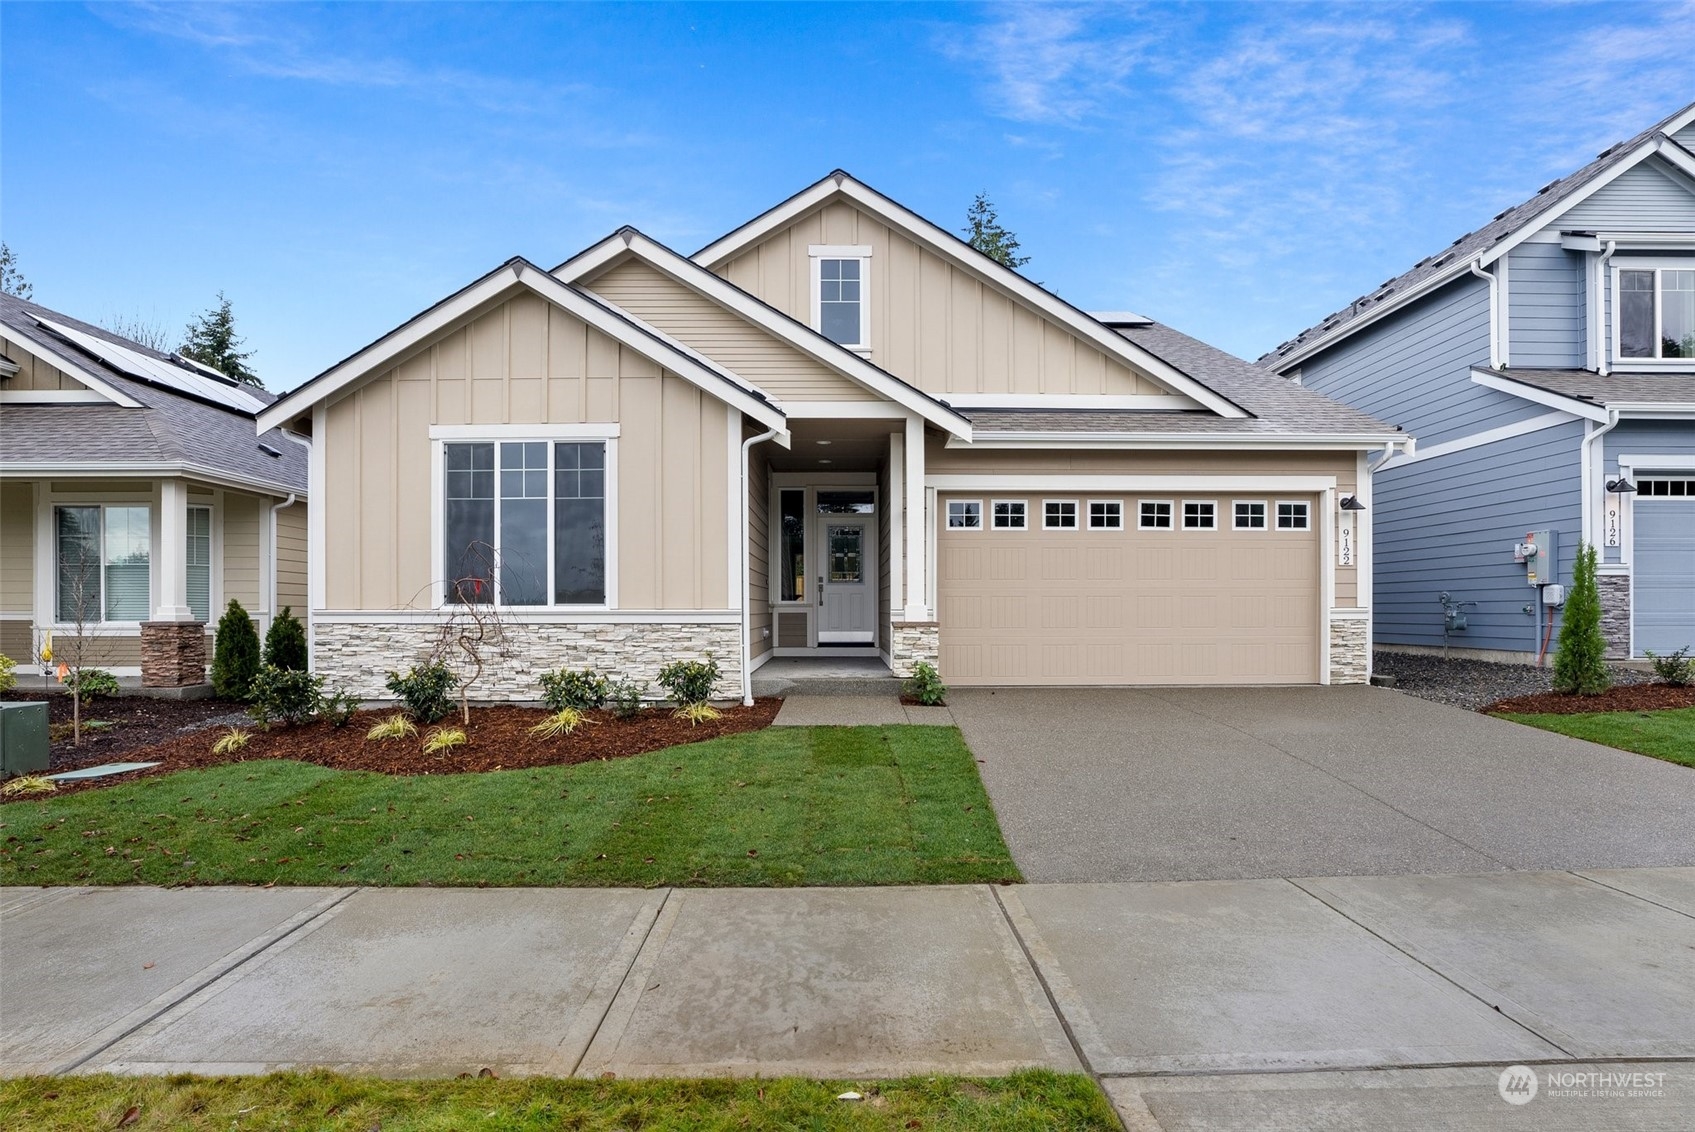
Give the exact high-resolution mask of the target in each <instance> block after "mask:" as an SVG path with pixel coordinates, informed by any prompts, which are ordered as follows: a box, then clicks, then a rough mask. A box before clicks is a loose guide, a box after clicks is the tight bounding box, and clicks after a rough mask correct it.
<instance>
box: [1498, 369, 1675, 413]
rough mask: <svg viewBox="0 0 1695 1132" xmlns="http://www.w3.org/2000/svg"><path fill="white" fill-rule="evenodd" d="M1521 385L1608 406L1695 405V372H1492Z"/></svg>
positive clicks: (1569, 370)
mask: <svg viewBox="0 0 1695 1132" xmlns="http://www.w3.org/2000/svg"><path fill="white" fill-rule="evenodd" d="M1489 372H1491V373H1494V374H1495V375H1496V376H1498V377H1504V378H1507V379H1509V380H1511V381H1516V382H1519V383H1520V384H1522V385H1531V386H1535V387H1536V388H1538V389H1546V390H1547V391H1548V392H1550V393H1558V394H1559V395H1560V396H1562V397H1570V398H1573V399H1574V400H1578V401H1587V402H1589V403H1590V404H1592V405H1600V406H1602V407H1603V408H1605V407H1606V406H1608V405H1628V404H1638V405H1695V371H1689V372H1684V373H1609V374H1607V375H1606V376H1605V377H1602V376H1601V375H1600V374H1598V373H1596V372H1595V371H1594V370H1587V369H1516V368H1509V369H1503V370H1491V371H1489Z"/></svg>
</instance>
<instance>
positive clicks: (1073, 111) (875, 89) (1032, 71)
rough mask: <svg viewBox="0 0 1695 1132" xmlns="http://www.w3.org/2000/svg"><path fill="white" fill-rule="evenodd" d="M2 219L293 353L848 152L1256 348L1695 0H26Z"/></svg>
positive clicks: (5, 130)
mask: <svg viewBox="0 0 1695 1132" xmlns="http://www.w3.org/2000/svg"><path fill="white" fill-rule="evenodd" d="M0 33H3V38H0V236H3V237H4V239H5V241H6V242H7V243H8V244H10V245H11V247H12V249H13V251H14V252H16V253H17V254H18V255H19V256H20V257H21V260H22V266H23V269H24V272H25V274H26V275H27V276H28V278H29V279H30V281H31V282H32V283H34V285H35V289H36V298H37V300H38V301H41V302H43V303H46V304H47V305H49V306H52V307H55V308H57V309H60V310H62V311H65V312H66V313H69V314H72V315H75V316H78V317H81V318H85V319H89V320H91V321H109V320H111V319H113V318H140V319H143V320H145V321H149V322H154V323H158V324H162V325H164V326H166V327H167V328H169V329H170V330H172V331H176V330H177V329H178V328H180V327H181V325H182V324H183V323H185V322H186V321H187V320H188V318H189V317H190V315H192V314H193V313H195V312H196V311H198V310H199V309H202V308H203V307H205V306H206V305H207V304H208V303H210V302H211V300H212V296H213V294H214V293H215V292H216V291H218V290H220V289H222V290H224V291H225V292H227V293H228V295H229V296H230V298H231V299H232V300H233V301H234V304H235V310H236V314H237V318H238V322H239V325H240V328H241V330H242V331H243V332H244V333H245V334H246V336H247V338H248V342H249V345H250V346H251V347H252V348H253V349H255V350H256V351H257V357H256V358H255V364H256V366H257V368H258V370H259V372H260V373H261V375H262V376H263V377H264V378H265V379H266V381H267V384H269V385H270V386H271V388H273V389H286V388H289V387H292V386H294V385H296V384H298V383H299V382H301V381H303V380H304V379H306V378H307V377H309V376H311V375H312V374H314V373H316V372H317V371H319V370H320V369H322V368H324V367H325V366H327V365H329V364H330V363H332V362H334V361H336V360H338V359H339V358H341V357H343V356H344V355H346V354H347V353H349V352H351V351H352V350H354V349H356V348H358V347H359V346H361V345H363V344H364V343H366V342H368V341H370V340H371V339H373V338H375V337H377V336H378V335H380V334H382V333H384V332H385V331H387V330H389V329H391V328H392V327H393V326H394V325H396V324H397V323H399V322H401V321H403V320H404V319H406V318H408V317H409V316H411V315H412V314H414V313H416V312H417V311H419V310H420V309H422V308H424V307H426V306H429V305H430V304H431V303H434V302H435V301H436V300H438V299H440V298H441V297H443V296H444V295H446V294H448V293H449V292H451V291H453V290H455V289H457V288H458V287H460V286H462V285H464V284H465V283H467V282H469V281H470V280H471V279H473V278H475V277H477V276H478V275H480V274H482V273H483V272H485V271H487V270H489V269H490V268H492V267H494V266H495V265H497V264H498V263H500V262H501V261H503V260H505V259H506V258H508V257H510V256H512V255H515V254H521V255H524V256H527V257H529V258H531V259H533V260H535V261H537V262H539V263H542V264H544V265H546V266H552V265H553V264H554V263H556V262H558V261H560V260H562V259H564V258H565V257H566V256H567V255H569V254H570V253H571V252H573V251H576V250H577V249H579V248H581V247H583V246H584V245H586V244H589V243H591V242H593V241H594V240H596V239H597V238H599V237H600V236H602V235H604V234H606V233H607V232H609V231H611V230H612V229H614V228H616V227H618V226H619V225H621V224H625V223H633V224H635V225H637V226H638V227H640V228H642V229H644V230H645V231H647V232H648V233H649V234H650V235H653V236H655V237H656V238H658V239H661V240H663V241H665V242H666V243H668V244H670V245H671V246H673V247H675V248H677V249H678V250H680V251H684V252H692V251H693V250H695V249H696V248H697V247H699V246H701V245H702V244H704V243H706V242H708V241H709V240H711V239H712V238H713V237H715V236H717V235H719V234H721V233H722V232H724V231H726V230H728V229H730V228H732V227H734V226H735V225H736V224H738V223H740V222H741V221H743V220H745V219H747V218H749V217H751V216H753V215H754V214H756V213H758V212H760V211H762V210H763V209H765V208H766V207H768V206H770V205H771V204H774V203H775V202H776V201H778V200H780V199H782V198H783V197H785V196H787V195H789V194H790V193H792V192H794V191H795V190H797V189H799V188H802V187H803V186H805V185H807V184H809V183H811V182H812V181H814V180H816V179H817V178H819V177H820V176H822V175H823V174H825V173H827V172H829V171H830V170H831V169H833V168H835V167H837V166H841V167H843V168H846V169H848V170H849V171H851V172H853V173H854V174H855V175H857V176H859V177H860V178H862V179H863V180H865V181H868V182H869V183H870V184H872V185H874V186H876V187H877V188H879V189H881V190H882V191H883V192H885V193H887V194H889V195H890V196H892V197H894V198H895V199H897V200H900V201H902V202H903V203H905V204H907V205H909V206H911V207H912V208H914V209H916V210H917V211H919V212H921V213H923V214H925V215H926V216H929V217H930V218H931V219H933V220H936V221H937V222H939V223H941V224H943V225H944V226H946V227H949V228H957V227H958V226H959V225H960V224H961V222H962V218H963V213H964V210H965V207H966V205H967V204H968V203H969V201H970V199H971V197H972V195H973V194H974V193H976V192H978V191H986V192H988V193H989V194H990V196H991V197H992V198H993V199H994V201H995V202H996V204H997V205H998V206H999V208H1000V211H1001V216H1002V219H1003V221H1004V222H1005V223H1007V224H1008V226H1009V227H1011V228H1013V229H1014V230H1015V231H1016V232H1017V234H1018V236H1019V238H1020V239H1021V240H1022V241H1023V242H1024V250H1025V251H1026V252H1027V253H1029V254H1030V255H1031V256H1032V257H1033V258H1032V262H1031V263H1030V265H1029V267H1028V268H1027V269H1026V270H1027V272H1028V273H1029V274H1030V275H1031V276H1032V277H1033V278H1035V279H1038V280H1040V281H1042V282H1044V283H1045V284H1047V285H1048V286H1049V287H1051V288H1052V289H1053V290H1055V291H1056V292H1058V293H1059V294H1061V295H1063V296H1064V297H1065V298H1067V299H1069V300H1071V301H1072V302H1074V303H1077V304H1078V305H1080V306H1083V307H1085V308H1088V309H1103V308H1104V309H1125V308H1128V309H1132V310H1137V311H1141V312H1142V313H1144V314H1148V315H1151V316H1153V317H1155V318H1158V319H1161V320H1162V321H1165V322H1169V323H1171V324H1173V325H1175V326H1177V327H1179V328H1180V329H1183V330H1185V331H1188V332H1189V333H1192V334H1196V335H1198V336H1200V337H1203V338H1206V339H1208V340H1209V341H1211V342H1213V343H1215V344H1217V345H1219V346H1222V347H1224V348H1226V349H1228V350H1231V351H1233V352H1235V353H1238V354H1242V355H1245V356H1248V357H1253V356H1256V355H1258V354H1259V353H1261V352H1262V351H1264V350H1265V349H1268V348H1269V347H1271V346H1273V345H1276V344H1277V343H1278V342H1280V341H1282V340H1283V339H1285V338H1287V337H1289V336H1290V335H1292V334H1293V333H1295V332H1296V331H1298V330H1300V329H1302V328H1303V327H1305V326H1306V325H1308V324H1310V323H1312V322H1314V321H1316V320H1317V319H1318V318H1319V317H1320V316H1322V315H1324V314H1325V313H1327V312H1329V311H1331V310H1334V309H1335V308H1337V307H1338V306H1340V305H1342V304H1343V303H1346V302H1347V301H1348V300H1350V299H1352V298H1353V297H1355V296H1356V295H1358V294H1359V293H1361V292H1363V291H1365V290H1367V289H1369V288H1370V287H1372V286H1374V285H1375V284H1377V283H1378V282H1380V281H1381V280H1383V279H1386V278H1388V277H1390V276H1392V275H1395V274H1398V273H1399V272H1400V271H1401V270H1403V269H1404V268H1406V267H1408V266H1410V265H1411V264H1412V263H1413V262H1414V261H1416V260H1418V259H1420V258H1422V257H1423V256H1425V255H1426V254H1429V253H1430V252H1432V251H1434V250H1436V249H1438V248H1440V247H1442V246H1443V245H1445V244H1446V243H1447V242H1448V241H1450V240H1452V239H1453V238H1455V237H1456V236H1459V235H1460V234H1461V233H1462V232H1465V231H1467V230H1468V229H1470V228H1474V227H1476V226H1477V225H1479V224H1481V223H1483V222H1484V221H1486V220H1488V218H1489V217H1490V216H1492V215H1493V214H1494V213H1496V212H1498V211H1500V209H1502V208H1504V207H1506V206H1508V205H1510V204H1513V203H1516V202H1518V201H1519V200H1522V199H1524V198H1526V197H1528V196H1529V195H1530V194H1531V193H1533V192H1534V191H1535V190H1536V189H1537V188H1538V187H1539V186H1541V185H1542V184H1544V183H1545V182H1547V181H1549V180H1551V179H1553V178H1554V177H1556V176H1559V175H1561V174H1563V173H1566V172H1569V171H1570V170H1572V169H1574V168H1576V167H1577V166H1579V165H1581V164H1582V163H1584V162H1585V161H1587V160H1588V159H1589V158H1590V157H1592V156H1593V155H1594V154H1595V153H1596V152H1597V151H1598V150H1600V149H1602V148H1605V146H1607V145H1609V144H1611V143H1612V142H1613V141H1616V140H1618V139H1620V138H1623V137H1627V136H1629V135H1630V134H1633V133H1635V132H1636V131H1638V130H1640V129H1642V128H1644V127H1645V126H1647V125H1649V124H1650V123H1652V122H1653V121H1655V120H1657V119H1658V118H1660V117H1663V116H1664V115H1666V114H1668V113H1670V112H1671V111H1672V110H1674V109H1676V108H1677V107H1678V106H1681V105H1683V104H1684V103H1686V102H1688V101H1691V100H1695V72H1692V71H1691V69H1690V67H1691V65H1690V59H1691V58H1695V3H1690V2H1682V3H1664V4H1630V3H1604V4H1576V3H1573V4H1556V5H1548V6H1540V5H1528V4H1518V5H1507V4H1462V5H1443V4H1434V5H1393V6H1391V5H1386V4H1382V5H1369V6H1367V5H1355V6H1306V5H1292V4H1264V5H1236V4H1223V3H1219V4H1182V5H1158V4H1145V5H1127V6H1116V5H1112V6H1109V5H1089V6H1076V5H1066V4H1046V5H1019V6H1014V5H1005V6H1001V5H986V6H985V5H965V4H949V5H893V4H889V5H832V4H793V5H755V4H737V5H720V6H694V5H676V6H668V5H667V6H662V5H636V6H623V5H543V4H526V5H519V6H513V7H501V6H496V5H477V6H467V7H460V6H452V5H445V4H432V5H417V6H376V5H369V6H367V5H334V6H325V7H318V6H309V5H304V4H267V5H258V6H245V5H188V4H169V5H135V6H125V5H116V4H103V5H94V6H86V7H85V6H80V5H73V4H51V5H32V4H21V3H7V4H5V5H4V8H3V10H0Z"/></svg>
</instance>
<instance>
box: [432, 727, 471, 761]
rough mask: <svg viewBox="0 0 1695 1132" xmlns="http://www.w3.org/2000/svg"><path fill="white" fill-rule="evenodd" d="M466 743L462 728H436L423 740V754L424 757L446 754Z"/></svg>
mask: <svg viewBox="0 0 1695 1132" xmlns="http://www.w3.org/2000/svg"><path fill="white" fill-rule="evenodd" d="M467 741H468V740H467V738H466V735H465V730H464V728H461V727H438V728H436V729H435V730H434V731H431V732H430V733H429V736H428V737H427V738H425V739H424V753H425V754H426V755H442V754H446V753H447V752H448V751H451V750H453V749H454V748H455V747H463V746H464V745H465V744H466V742H467Z"/></svg>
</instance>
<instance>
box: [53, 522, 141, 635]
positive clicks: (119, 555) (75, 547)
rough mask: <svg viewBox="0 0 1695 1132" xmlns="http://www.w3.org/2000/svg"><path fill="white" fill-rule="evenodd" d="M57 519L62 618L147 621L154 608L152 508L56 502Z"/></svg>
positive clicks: (71, 621) (72, 620) (69, 621)
mask: <svg viewBox="0 0 1695 1132" xmlns="http://www.w3.org/2000/svg"><path fill="white" fill-rule="evenodd" d="M53 520H54V533H55V535H56V545H55V559H56V563H55V564H56V568H57V569H56V572H57V579H56V585H57V596H58V602H57V615H58V619H59V621H60V622H61V623H63V624H67V625H69V624H77V623H88V622H98V621H145V620H147V618H148V616H149V615H150V614H151V612H152V598H151V589H152V586H151V582H152V573H151V563H152V530H151V528H152V523H151V519H150V514H149V511H148V509H147V508H146V507H130V506H78V507H55V508H54V509H53Z"/></svg>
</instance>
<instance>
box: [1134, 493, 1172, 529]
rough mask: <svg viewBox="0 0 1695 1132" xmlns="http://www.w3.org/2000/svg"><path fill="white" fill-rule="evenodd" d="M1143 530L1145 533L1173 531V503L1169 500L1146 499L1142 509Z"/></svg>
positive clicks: (1143, 501)
mask: <svg viewBox="0 0 1695 1132" xmlns="http://www.w3.org/2000/svg"><path fill="white" fill-rule="evenodd" d="M1140 522H1141V528H1142V530H1144V531H1168V530H1170V529H1171V501H1170V500H1167V499H1144V500H1142V509H1141V520H1140Z"/></svg>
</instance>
